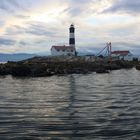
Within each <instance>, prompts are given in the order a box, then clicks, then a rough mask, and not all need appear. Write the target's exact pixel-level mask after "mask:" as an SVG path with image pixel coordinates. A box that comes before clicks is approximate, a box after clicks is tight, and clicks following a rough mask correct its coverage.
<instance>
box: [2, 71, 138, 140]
mask: <svg viewBox="0 0 140 140" xmlns="http://www.w3.org/2000/svg"><path fill="white" fill-rule="evenodd" d="M6 139H17V140H23V139H25V140H26V139H28V140H30V139H31V140H140V71H137V70H135V69H131V70H117V71H112V72H111V73H110V74H95V73H92V74H88V75H68V76H52V77H45V78H44V77H43V78H12V77H11V76H7V77H0V140H6Z"/></svg>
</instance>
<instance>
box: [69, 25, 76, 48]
mask: <svg viewBox="0 0 140 140" xmlns="http://www.w3.org/2000/svg"><path fill="white" fill-rule="evenodd" d="M69 33H70V35H69V45H70V46H73V47H75V34H74V33H75V28H74V25H73V24H71V25H70V28H69Z"/></svg>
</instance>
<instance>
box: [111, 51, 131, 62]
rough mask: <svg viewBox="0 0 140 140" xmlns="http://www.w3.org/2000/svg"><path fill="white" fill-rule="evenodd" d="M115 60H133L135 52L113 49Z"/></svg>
mask: <svg viewBox="0 0 140 140" xmlns="http://www.w3.org/2000/svg"><path fill="white" fill-rule="evenodd" d="M111 56H112V59H113V60H126V61H132V60H133V54H132V53H130V51H113V52H112V53H111Z"/></svg>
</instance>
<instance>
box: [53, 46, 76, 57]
mask: <svg viewBox="0 0 140 140" xmlns="http://www.w3.org/2000/svg"><path fill="white" fill-rule="evenodd" d="M51 55H52V56H62V55H64V56H66V55H75V51H73V52H71V51H61V50H60V51H56V49H55V48H52V49H51Z"/></svg>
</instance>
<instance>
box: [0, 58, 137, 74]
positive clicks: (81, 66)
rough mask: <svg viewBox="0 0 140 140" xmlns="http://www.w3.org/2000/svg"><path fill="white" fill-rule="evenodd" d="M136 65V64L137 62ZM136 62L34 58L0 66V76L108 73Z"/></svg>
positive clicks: (129, 66)
mask: <svg viewBox="0 0 140 140" xmlns="http://www.w3.org/2000/svg"><path fill="white" fill-rule="evenodd" d="M137 63H138V62H137ZM135 65H136V62H129V61H122V60H116V61H112V62H110V61H108V59H99V58H98V59H92V60H91V59H89V58H86V57H74V56H73V57H72V56H65V57H64V56H61V57H34V58H31V59H27V60H23V61H19V62H11V61H9V62H7V63H6V64H0V75H12V76H19V77H20V76H25V77H45V76H52V75H66V74H87V73H91V72H97V73H108V72H109V71H110V70H118V69H123V68H124V69H129V68H133V67H134V66H135Z"/></svg>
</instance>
